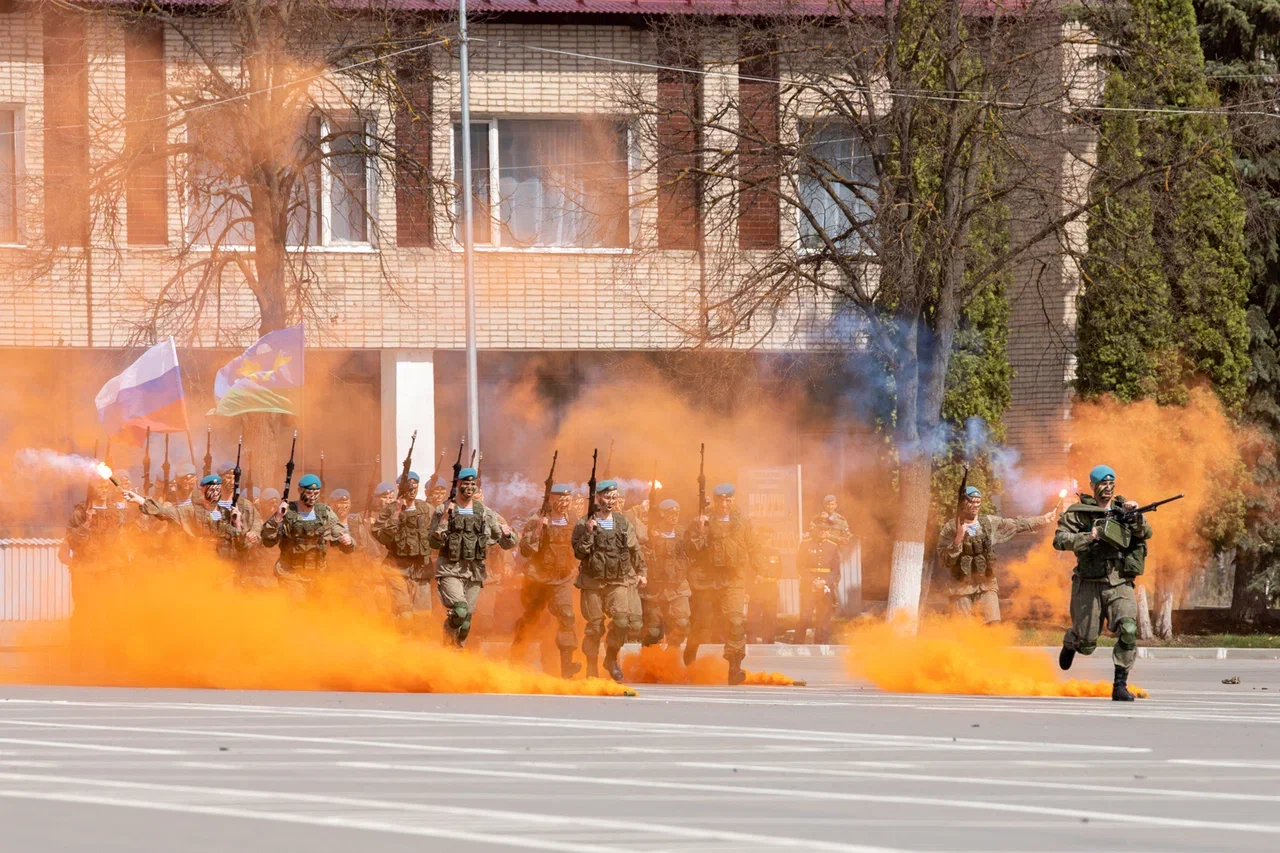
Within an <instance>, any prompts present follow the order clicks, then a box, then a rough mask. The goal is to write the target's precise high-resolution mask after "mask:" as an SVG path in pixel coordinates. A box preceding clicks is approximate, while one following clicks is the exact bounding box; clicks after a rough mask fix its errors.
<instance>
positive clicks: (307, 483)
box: [298, 474, 320, 489]
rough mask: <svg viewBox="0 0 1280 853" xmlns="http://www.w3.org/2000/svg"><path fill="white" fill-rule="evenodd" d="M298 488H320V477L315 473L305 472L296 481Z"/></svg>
mask: <svg viewBox="0 0 1280 853" xmlns="http://www.w3.org/2000/svg"><path fill="white" fill-rule="evenodd" d="M298 488H299V489H318V488H320V478H319V477H317V476H316V475H315V474H307V475H306V476H304V477H303V478H302V479H301V480H299V481H298Z"/></svg>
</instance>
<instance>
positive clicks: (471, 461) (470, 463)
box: [467, 450, 476, 468]
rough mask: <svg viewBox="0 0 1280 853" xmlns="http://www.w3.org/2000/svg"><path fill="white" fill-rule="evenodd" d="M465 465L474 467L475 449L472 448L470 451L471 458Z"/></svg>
mask: <svg viewBox="0 0 1280 853" xmlns="http://www.w3.org/2000/svg"><path fill="white" fill-rule="evenodd" d="M467 467H469V468H474V467H476V451H474V450H473V451H471V459H470V461H468V462H467Z"/></svg>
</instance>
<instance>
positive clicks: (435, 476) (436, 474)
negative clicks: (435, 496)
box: [426, 447, 449, 495]
mask: <svg viewBox="0 0 1280 853" xmlns="http://www.w3.org/2000/svg"><path fill="white" fill-rule="evenodd" d="M448 452H449V451H448V450H446V449H445V448H443V447H442V448H440V458H439V459H438V460H437V461H436V470H434V471H432V472H431V482H430V483H428V484H427V492H426V493H427V495H430V494H431V490H432V489H434V488H435V487H436V484H437V483H440V482H442V481H443V480H444V477H442V476H441V475H440V469H441V468H442V467H443V466H444V455H445V454H446V453H448Z"/></svg>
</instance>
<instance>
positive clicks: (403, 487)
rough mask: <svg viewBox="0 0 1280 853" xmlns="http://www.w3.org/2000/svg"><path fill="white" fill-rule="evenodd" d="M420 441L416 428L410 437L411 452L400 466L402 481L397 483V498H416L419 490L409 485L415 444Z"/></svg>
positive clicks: (405, 456) (400, 499) (399, 499)
mask: <svg viewBox="0 0 1280 853" xmlns="http://www.w3.org/2000/svg"><path fill="white" fill-rule="evenodd" d="M417 443H418V431H417V430H416V429H415V430H414V431H413V435H412V436H410V437H409V452H408V453H406V454H405V455H404V463H403V464H401V466H400V482H399V483H397V484H396V485H397V487H398V488H397V489H396V500H398V501H403V500H409V501H411V500H414V499H415V498H417V497H418V490H417V489H415V488H414V487H413V486H410V485H409V468H410V467H411V466H412V465H413V446H414V445H415V444H417Z"/></svg>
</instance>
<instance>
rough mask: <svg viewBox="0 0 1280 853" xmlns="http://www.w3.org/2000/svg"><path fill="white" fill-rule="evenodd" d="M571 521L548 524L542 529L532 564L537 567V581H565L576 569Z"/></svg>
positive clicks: (576, 561)
mask: <svg viewBox="0 0 1280 853" xmlns="http://www.w3.org/2000/svg"><path fill="white" fill-rule="evenodd" d="M573 525H574V523H573V521H571V520H568V519H566V523H565V524H561V525H555V524H551V523H550V522H548V523H547V524H546V525H544V526H543V528H542V541H541V542H539V543H538V550H537V552H536V554H535V555H534V557H533V560H532V562H533V563H534V564H535V566H536V567H537V570H538V571H537V575H538V579H539V580H543V581H553V580H567V579H568V578H570V577H572V576H573V573H574V571H575V570H576V569H577V567H578V560H577V558H576V557H574V556H573Z"/></svg>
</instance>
